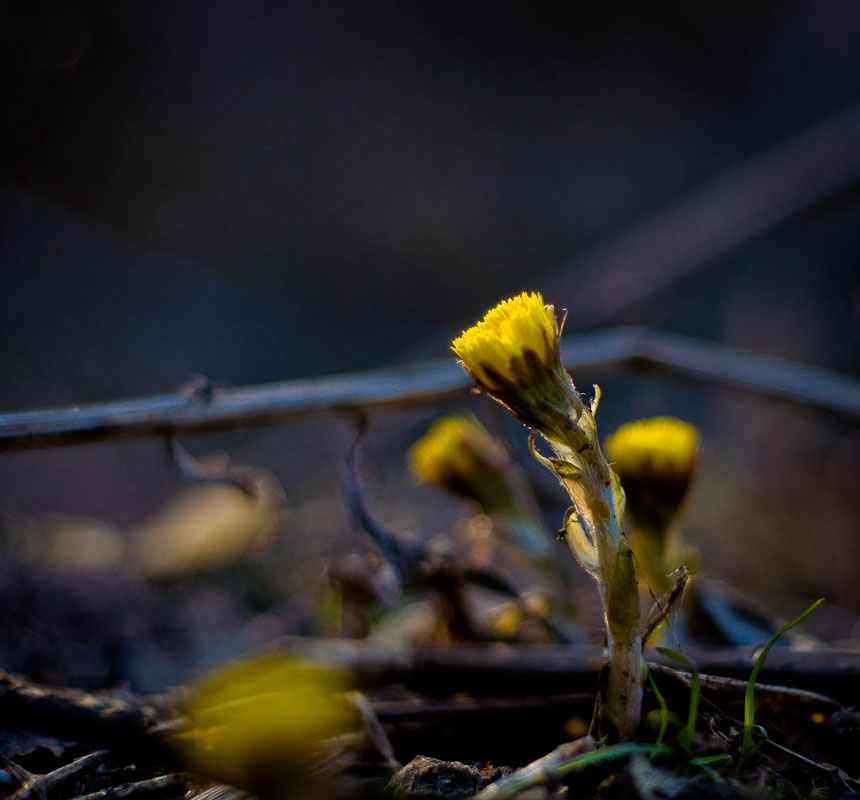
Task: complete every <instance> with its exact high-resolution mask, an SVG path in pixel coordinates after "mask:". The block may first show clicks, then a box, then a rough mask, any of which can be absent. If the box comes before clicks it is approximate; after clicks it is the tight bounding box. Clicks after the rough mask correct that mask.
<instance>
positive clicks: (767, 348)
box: [0, 0, 860, 639]
mask: <svg viewBox="0 0 860 800" xmlns="http://www.w3.org/2000/svg"><path fill="white" fill-rule="evenodd" d="M859 34H860V7H858V5H857V4H856V2H854V1H853V0H831V1H830V2H827V3H819V2H814V0H781V1H780V2H758V3H748V2H726V3H720V4H718V5H702V4H696V3H689V2H681V0H675V1H671V2H664V3H658V4H641V3H634V2H615V3H606V4H595V3H588V4H587V3H579V2H547V3H528V2H519V3H516V2H465V3H464V2H456V3H453V2H433V3H394V2H364V1H363V0H350V2H334V3H322V4H319V3H294V2H227V1H226V0H206V2H202V0H200V1H197V2H194V1H192V0H181V1H180V2H169V3H168V2H115V1H114V0H91V1H90V2H82V1H76V0H67V1H66V2H48V0H29V2H18V3H15V2H3V3H2V4H0V70H2V86H1V87H0V92H2V98H3V100H2V107H3V124H2V126H0V191H2V194H0V237H2V238H0V374H2V391H0V409H2V410H5V411H11V410H20V409H26V408H37V407H46V406H51V405H61V404H71V403H82V402H90V401H98V400H106V399H114V398H119V397H126V396H135V395H140V394H148V393H159V392H164V391H172V390H174V389H175V388H176V387H177V386H178V385H180V384H181V383H182V382H183V381H186V380H187V379H188V378H189V377H190V376H192V375H195V374H203V375H205V376H207V377H208V378H210V379H212V380H213V381H223V382H226V383H228V384H231V385H242V384H251V383H259V382H267V381H274V380H281V379H288V378H292V377H306V376H314V375H321V374H325V373H330V372H340V371H350V370H356V369H363V368H370V367H377V366H384V365H391V364H396V363H405V362H408V361H411V360H414V359H416V358H434V357H445V356H446V354H447V352H448V351H447V344H448V342H449V341H450V337H451V336H452V335H455V334H457V333H459V331H460V330H461V329H462V328H463V327H464V326H467V325H469V324H471V323H472V322H473V321H474V320H476V319H477V318H478V317H479V316H481V315H482V314H483V313H484V311H485V310H486V309H487V308H488V307H489V306H491V305H492V304H494V303H495V302H497V301H498V300H499V299H501V298H502V297H504V296H507V295H509V294H511V293H514V292H518V291H521V290H522V289H543V290H544V291H545V292H546V294H547V300H548V302H553V303H555V304H556V306H557V307H566V308H567V309H569V311H570V316H569V318H568V322H567V327H566V331H567V335H575V333H576V331H577V329H582V327H584V326H585V327H607V326H611V325H616V324H639V325H645V326H648V327H653V328H657V329H663V330H669V331H675V332H679V333H684V334H688V335H692V336H696V337H700V338H703V339H707V340H712V341H715V342H721V343H728V344H732V345H735V346H738V347H742V348H746V349H750V350H754V351H760V352H764V353H768V354H773V355H777V356H783V357H788V358H791V359H794V360H797V361H801V362H807V363H810V364H816V365H819V366H823V367H827V368H830V369H834V370H839V371H842V372H845V373H848V374H851V375H854V376H855V377H856V376H858V375H860V357H858V355H860V351H858V341H860V270H858V262H860V256H858V253H860V181H858V180H857V179H858V178H860V164H858V163H857V160H856V159H855V160H854V161H851V160H850V159H849V160H848V162H846V163H845V164H844V169H842V165H841V164H840V163H838V162H837V165H836V167H837V168H836V169H835V172H834V174H835V175H836V178H835V179H834V180H833V181H832V184H833V185H832V188H831V189H827V188H826V187H825V189H824V190H822V191H819V192H818V193H817V194H816V193H813V195H811V196H809V197H808V198H807V199H806V200H805V201H804V202H800V203H799V204H798V207H797V208H796V209H795V210H794V213H791V214H786V215H783V217H782V218H780V219H777V220H775V221H774V222H773V224H765V225H762V226H761V227H762V230H760V231H759V232H757V233H756V235H755V236H747V235H745V234H744V235H738V236H737V237H734V238H736V239H737V241H736V242H734V246H732V247H728V248H723V249H719V251H718V252H714V253H711V254H709V255H708V257H706V258H704V259H699V260H696V259H693V260H692V262H691V263H689V264H687V266H688V267H689V269H687V268H684V269H679V270H676V271H675V272H674V273H673V274H671V275H668V276H663V277H666V280H658V281H656V282H654V281H653V278H654V273H653V271H648V272H644V273H643V274H641V275H640V274H639V272H638V271H637V269H636V265H635V261H634V263H633V265H632V266H630V265H629V264H628V265H627V266H625V265H623V264H622V265H620V266H618V269H617V270H614V271H613V270H610V269H609V268H608V267H607V268H606V269H607V275H609V274H610V273H611V275H612V277H613V280H614V281H616V282H620V283H619V284H618V285H619V286H623V287H625V291H629V292H632V295H633V296H634V297H635V298H636V299H637V301H636V302H635V303H628V304H624V305H623V307H620V308H615V309H610V310H609V311H608V312H607V313H605V314H595V313H593V312H594V308H593V307H592V299H591V295H590V293H589V287H593V286H594V285H595V280H596V279H597V280H598V282H599V278H600V275H601V274H602V273H601V272H600V270H601V269H603V268H604V267H603V266H601V267H600V269H598V273H597V278H595V273H594V269H595V267H594V265H595V263H598V264H599V263H601V262H599V261H598V262H595V261H594V258H593V255H594V254H595V253H601V252H604V251H605V248H610V249H611V247H612V245H613V243H614V242H617V241H619V237H622V236H623V235H624V234H625V232H627V231H629V230H631V229H632V228H635V226H639V225H641V224H647V223H648V221H649V220H650V221H652V222H653V221H654V220H659V219H660V214H661V213H662V211H663V210H664V209H667V208H684V207H685V203H687V202H688V199H689V198H690V197H691V196H695V194H696V193H697V192H698V191H700V190H701V189H702V187H707V186H709V185H712V182H713V181H714V180H715V179H719V177H720V176H721V175H724V174H726V173H732V174H734V173H733V172H732V171H734V170H737V169H739V168H741V169H742V170H743V168H744V165H750V164H752V165H755V164H756V163H759V161H760V160H761V159H767V158H768V157H769V154H771V153H775V152H784V150H783V149H781V148H783V147H784V145H785V143H787V142H788V143H792V142H798V141H799V142H801V145H800V146H799V147H798V149H797V154H798V155H797V156H796V160H795V159H794V157H791V158H786V159H783V161H782V162H780V163H781V169H782V171H783V176H782V177H783V179H784V181H783V182H782V183H780V184H779V188H778V189H775V190H774V191H775V192H777V191H778V192H782V191H783V187H784V185H788V186H792V185H793V184H794V174H793V173H792V169H794V166H795V164H796V167H797V171H798V178H797V183H798V184H802V183H803V181H804V180H805V179H806V178H805V177H804V176H805V175H806V173H807V172H808V170H809V165H808V164H807V163H806V162H804V161H803V154H804V152H805V151H804V149H803V145H802V143H803V142H805V141H807V138H805V137H808V136H809V135H810V134H809V132H810V131H812V132H813V134H812V135H813V137H814V132H815V131H819V130H821V129H822V126H823V128H824V129H826V130H827V131H830V132H831V133H832V132H834V131H835V134H833V135H835V137H836V139H837V140H838V139H839V136H840V125H841V124H842V123H841V122H840V120H848V122H846V123H845V124H846V125H848V126H849V129H850V125H851V124H855V125H856V122H855V123H851V122H850V120H851V119H852V117H851V115H852V114H855V115H856V113H857V107H858V104H860V48H858V46H857V42H858V35H859ZM843 138H844V136H843ZM825 149H826V148H825ZM791 152H795V151H791ZM831 167H832V165H831ZM812 171H813V173H815V171H816V170H815V162H814V161H813V170H812ZM758 189H760V187H758V188H757V190H758ZM765 195H766V192H765ZM800 196H801V198H803V197H805V196H804V195H803V192H802V191H801V192H800ZM716 211H717V212H720V208H719V206H717V207H716ZM722 211H727V209H722ZM730 217H731V215H730V214H729V218H730ZM720 219H721V218H720V217H719V213H718V214H717V215H716V221H715V223H714V224H715V225H717V226H719V224H720ZM694 233H695V231H691V235H693V234H694ZM724 233H725V235H726V241H728V242H732V241H734V239H733V231H732V230H727V231H724ZM646 255H647V254H645V253H643V258H644V257H645V256H646ZM657 273H658V274H659V264H658V269H657ZM652 282H653V286H650V285H649V284H651V283H652ZM643 283H644V284H645V285H642V284H643ZM652 289H653V291H652ZM578 309H582V314H581V315H580V316H581V317H582V320H583V322H579V321H578ZM599 377H600V380H601V385H602V388H603V392H604V401H603V406H602V411H601V415H600V418H599V422H600V424H601V430H602V431H603V433H604V434H605V433H608V432H610V431H611V430H612V429H613V428H614V427H615V426H617V425H618V424H620V423H621V422H624V421H626V420H627V419H630V418H631V417H634V416H639V415H654V414H675V415H678V416H681V417H684V418H685V419H689V420H690V421H693V422H695V423H696V424H698V425H700V426H701V427H702V429H703V432H704V441H705V448H704V451H703V464H702V470H701V475H700V481H699V484H698V485H697V487H696V489H695V491H694V497H693V499H692V503H691V508H690V515H689V522H688V525H689V537H690V538H691V539H692V540H694V541H697V543H699V544H700V546H701V547H702V549H703V553H704V565H705V567H706V569H707V571H709V572H711V573H712V574H715V575H717V576H718V577H722V578H724V579H726V580H728V581H730V582H731V583H733V584H734V585H737V586H738V588H741V589H743V590H744V591H747V592H748V593H750V594H752V595H753V596H755V597H756V598H757V599H758V600H760V601H761V602H763V603H765V604H766V605H768V606H769V607H771V608H773V609H774V610H776V611H777V612H779V613H783V614H784V615H786V616H792V615H793V614H794V613H797V612H798V611H799V610H801V608H802V607H804V606H805V605H806V604H807V603H806V602H805V601H806V598H807V597H813V596H818V595H820V594H826V595H828V597H829V598H830V599H831V601H832V602H831V610H830V612H828V613H829V614H830V616H827V614H824V615H823V616H822V619H823V620H824V622H822V623H821V625H822V629H824V628H826V631H825V632H826V634H827V635H828V636H830V637H831V638H835V639H839V638H849V637H851V636H852V635H857V633H858V631H857V630H856V629H855V628H854V625H855V621H856V617H857V614H858V613H860V588H858V583H857V581H856V574H857V569H858V567H860V539H858V520H860V507H858V505H857V497H858V489H860V433H858V430H857V426H856V424H852V423H851V422H850V421H846V420H845V419H836V418H830V417H827V416H825V415H822V414H821V413H819V412H814V411H812V410H810V409H806V408H803V407H797V406H788V405H783V404H778V403H774V402H771V401H764V400H760V399H754V398H751V397H749V396H745V395H743V394H739V393H729V392H723V391H714V390H704V389H702V388H701V387H699V386H693V385H687V384H685V383H684V382H683V381H679V380H677V379H673V380H669V379H667V378H666V377H665V376H663V375H661V374H660V373H659V372H657V373H649V374H647V375H639V374H634V373H633V372H632V371H630V370H617V371H615V372H612V373H601V374H600V376H599ZM574 378H575V379H576V380H577V383H578V384H580V385H582V386H588V385H589V384H590V383H591V382H592V379H593V376H591V375H581V376H580V375H574ZM481 402H484V403H485V405H484V406H481V405H480V403H481ZM469 406H471V407H474V408H476V409H479V408H482V409H486V401H481V400H469V399H464V401H463V404H462V406H461V407H469ZM428 421H429V417H428V415H427V414H413V415H403V416H397V415H394V416H389V417H385V418H384V419H379V420H373V424H372V426H371V436H370V438H369V440H368V444H367V448H366V453H365V459H364V462H365V469H366V472H367V481H368V483H369V485H370V488H371V495H372V497H373V499H374V503H375V504H376V508H377V512H378V514H379V515H380V516H381V517H382V518H384V519H385V520H386V522H388V523H390V524H391V525H392V526H394V527H398V528H400V529H403V530H408V531H412V532H413V533H414V534H415V535H426V536H430V535H432V534H433V533H435V532H437V531H438V530H440V529H442V528H443V527H444V526H445V524H448V523H450V521H451V520H452V519H453V518H454V517H455V516H456V514H457V513H458V506H457V505H456V504H454V503H453V502H452V501H448V500H446V499H444V498H441V497H439V496H437V495H436V494H434V493H433V492H432V491H431V490H429V489H423V488H422V489H415V488H414V487H412V486H411V484H410V483H409V481H408V479H407V478H405V477H404V475H403V469H404V454H405V451H406V448H407V447H408V445H409V443H410V442H411V441H412V440H414V438H416V437H417V436H418V435H420V434H421V433H423V431H424V430H425V429H426V427H427V424H428ZM514 434H515V438H520V439H521V438H522V436H521V434H520V432H519V431H514ZM351 436H352V430H351V428H350V426H349V424H348V423H347V422H338V421H336V422H332V421H328V422H327V421H322V422H314V423H309V424H307V425H297V426H289V427H284V428H280V429H274V430H268V431H255V432H249V433H244V434H242V433H238V434H230V435H226V434H225V435H217V436H209V437H195V439H193V440H192V441H191V442H190V443H189V446H191V447H192V449H195V450H196V451H198V452H205V451H209V450H212V449H225V450H227V451H229V452H230V454H231V455H232V456H233V458H234V459H236V460H237V461H240V462H244V463H253V464H257V465H260V466H264V467H266V468H267V469H269V470H271V471H272V472H273V473H274V474H275V475H276V476H277V477H278V478H279V479H280V480H281V481H282V483H283V485H284V489H285V492H286V495H287V499H288V501H289V502H290V504H291V506H292V507H293V508H294V511H295V515H296V519H299V520H301V521H302V524H301V525H297V526H295V527H292V528H291V529H290V533H289V536H291V537H293V538H294V539H296V540H297V539H299V538H301V537H303V536H304V537H306V538H307V537H311V538H313V540H314V541H315V542H317V545H316V546H317V550H318V552H317V553H316V555H317V556H318V557H319V559H321V560H322V559H323V554H324V553H325V551H326V549H327V548H331V547H333V546H336V545H335V544H333V543H337V542H341V541H343V540H344V538H345V536H346V534H345V531H348V530H349V524H348V523H347V522H346V521H345V515H344V512H343V510H342V508H341V504H340V496H339V489H338V470H339V464H340V462H341V460H342V458H343V452H344V450H345V447H346V446H347V445H348V443H349V441H350V437H351ZM179 485H180V478H179V477H178V476H177V475H176V473H175V471H174V470H173V469H172V466H171V464H170V462H169V460H168V459H167V458H166V456H165V455H164V451H163V444H162V443H160V442H152V441H144V442H132V443H121V444H119V443H118V444H100V445H91V446H80V447H71V448H63V449H57V450H45V451H34V452H27V453H7V454H3V455H2V456H0V508H2V510H3V512H4V513H5V514H6V515H7V517H8V518H14V519H20V518H25V519H29V518H31V517H32V518H39V515H42V514H44V513H45V512H46V511H51V512H61V513H63V514H66V515H71V516H72V517H84V518H91V519H97V520H103V521H106V522H107V523H108V524H110V525H114V526H117V527H118V529H125V528H127V527H128V526H131V525H133V524H135V523H137V522H139V521H140V520H141V519H142V518H144V517H145V516H146V515H147V514H149V513H151V512H152V510H153V509H155V508H156V507H158V506H159V504H160V503H162V502H163V501H164V500H165V499H166V498H167V497H169V496H171V495H172V494H173V493H174V492H175V491H177V488H178V486H179ZM416 497H417V498H420V500H416ZM560 505H561V501H560ZM321 515H322V516H324V517H325V523H324V524H323V523H320V521H319V520H320V517H321ZM288 527H290V526H288ZM318 528H324V529H325V531H326V534H325V535H323V534H321V533H319V530H318ZM338 531H339V532H340V533H337V532H338ZM314 537H316V538H314ZM308 547H310V546H308ZM311 549H313V548H312V547H311Z"/></svg>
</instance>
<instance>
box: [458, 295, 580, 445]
mask: <svg viewBox="0 0 860 800" xmlns="http://www.w3.org/2000/svg"><path fill="white" fill-rule="evenodd" d="M559 333H560V329H559V324H558V321H557V320H556V317H555V311H554V309H553V307H552V306H550V305H545V304H544V301H543V297H542V296H541V294H540V293H539V292H523V293H522V294H519V295H517V296H516V297H512V298H510V299H508V300H503V301H502V302H501V303H499V304H498V305H497V306H495V308H492V309H490V310H489V311H488V312H487V313H486V315H485V316H484V318H483V319H482V320H481V321H480V322H478V323H477V324H476V325H474V326H472V327H471V328H469V329H468V330H465V331H463V333H462V334H461V335H460V336H458V337H457V338H456V339H454V341H453V342H452V344H451V349H452V350H453V351H454V353H455V354H456V355H457V357H458V358H459V359H460V363H461V364H462V366H463V368H464V369H465V370H466V372H468V373H469V374H470V375H471V376H472V378H473V379H474V380H475V382H476V383H477V384H478V385H479V386H481V387H482V388H483V389H484V390H486V391H487V392H488V393H489V394H490V395H491V396H492V397H494V398H495V399H496V400H498V401H499V402H501V403H502V404H503V405H505V406H507V407H508V408H509V409H510V410H511V411H512V412H513V413H514V414H516V415H517V416H518V417H519V418H520V419H521V420H522V421H523V422H525V423H526V424H527V425H530V426H531V427H533V428H535V429H537V430H539V431H541V433H544V434H547V435H551V432H552V431H553V430H554V429H557V428H558V426H561V427H562V428H568V427H569V424H568V418H569V414H570V411H571V409H572V410H573V413H574V414H575V416H576V417H577V418H578V416H579V414H580V413H581V408H582V403H581V401H580V399H579V395H577V393H576V390H575V388H574V386H573V382H572V381H571V379H570V376H569V375H568V374H567V372H565V370H564V367H563V366H562V364H561V357H560V355H559Z"/></svg>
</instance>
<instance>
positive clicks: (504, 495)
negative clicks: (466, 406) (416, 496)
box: [409, 416, 515, 513]
mask: <svg viewBox="0 0 860 800" xmlns="http://www.w3.org/2000/svg"><path fill="white" fill-rule="evenodd" d="M409 462H410V466H411V467H412V472H413V473H414V474H415V476H416V477H417V478H418V479H419V480H420V481H422V482H424V483H429V484H432V485H433V486H436V487H438V488H440V489H445V490H447V491H449V492H453V493H454V494H458V495H460V496H461V497H466V498H469V499H471V500H475V501H477V502H478V503H479V504H480V505H481V506H483V507H484V510H485V511H487V512H488V513H491V512H493V511H496V510H500V509H507V508H509V507H510V506H512V505H513V504H514V502H515V498H514V489H513V488H512V487H511V486H510V484H509V482H508V480H507V478H506V474H505V473H506V472H507V471H508V470H510V468H511V462H510V458H509V457H508V454H507V451H506V450H505V449H504V448H503V447H502V446H501V445H500V444H498V443H497V442H496V441H495V440H494V439H493V438H492V437H491V436H490V434H489V433H487V431H486V429H485V428H484V426H483V425H481V423H480V422H478V420H477V419H475V417H459V416H450V417H442V419H439V420H437V421H436V422H435V423H434V424H433V425H432V427H431V428H430V430H429V431H428V432H427V433H426V434H425V435H424V436H423V437H422V438H421V439H419V440H418V441H417V442H416V443H415V444H414V445H413V446H412V449H411V450H410V451H409Z"/></svg>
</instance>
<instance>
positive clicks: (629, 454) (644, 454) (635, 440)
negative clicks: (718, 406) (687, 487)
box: [606, 417, 699, 488]
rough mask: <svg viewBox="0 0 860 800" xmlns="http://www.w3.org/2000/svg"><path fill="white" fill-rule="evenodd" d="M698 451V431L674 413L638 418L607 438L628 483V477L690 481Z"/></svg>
mask: <svg viewBox="0 0 860 800" xmlns="http://www.w3.org/2000/svg"><path fill="white" fill-rule="evenodd" d="M698 451H699V431H698V429H697V428H696V427H695V426H693V425H691V424H690V423H689V422H684V421H683V420H680V419H676V418H675V417H654V418H652V419H638V420H634V421H633V422H628V423H627V424H626V425H622V426H621V427H620V428H619V429H618V430H617V431H615V433H613V434H612V435H611V436H609V437H608V438H607V440H606V455H607V456H608V458H609V460H610V461H611V462H612V465H613V468H614V469H615V471H616V472H617V473H618V475H619V476H620V477H621V483H622V484H623V485H624V487H625V488H626V487H627V480H628V479H630V478H632V479H635V480H640V481H641V480H653V481H672V482H677V481H682V482H684V483H685V484H686V483H687V482H689V479H690V476H691V475H692V473H693V468H694V467H695V466H696V457H697V455H698Z"/></svg>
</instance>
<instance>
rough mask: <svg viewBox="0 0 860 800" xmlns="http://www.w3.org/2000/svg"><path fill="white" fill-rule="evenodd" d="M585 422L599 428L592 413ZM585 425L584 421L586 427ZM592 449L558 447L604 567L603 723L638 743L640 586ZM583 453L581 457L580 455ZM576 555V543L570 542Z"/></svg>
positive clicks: (606, 472)
mask: <svg viewBox="0 0 860 800" xmlns="http://www.w3.org/2000/svg"><path fill="white" fill-rule="evenodd" d="M583 417H586V418H587V421H588V422H590V423H591V425H592V426H593V424H594V423H593V420H592V419H591V417H590V413H589V412H588V410H585V411H584V413H583ZM580 422H581V421H580ZM589 439H590V441H593V442H594V443H593V444H591V446H590V447H588V448H582V447H581V446H580V447H577V448H576V449H573V448H570V449H569V448H565V447H564V446H560V445H559V443H558V442H553V443H552V444H553V449H554V450H555V451H556V453H557V454H558V455H559V457H560V459H561V460H562V461H564V462H573V463H574V465H575V466H576V467H577V469H578V471H577V473H576V475H575V476H573V477H569V476H568V475H566V474H564V475H563V474H562V473H561V472H559V469H558V467H556V473H557V474H558V475H559V478H560V480H561V483H562V484H563V485H564V487H565V488H566V489H567V492H568V494H569V495H570V498H571V500H572V501H573V504H574V506H575V507H576V508H577V510H578V511H579V516H580V519H581V520H582V524H583V526H584V528H585V529H586V532H587V534H588V536H589V537H590V538H591V540H592V542H593V543H594V547H595V549H596V551H597V561H598V564H599V570H598V573H599V574H598V575H595V577H596V578H597V580H598V584H599V586H600V595H601V600H602V601H603V611H604V615H605V617H606V636H607V642H608V648H609V682H608V687H607V692H606V697H605V698H604V704H603V709H602V711H601V717H602V719H603V721H604V724H605V726H606V728H607V729H609V730H611V732H612V734H614V735H615V736H616V737H617V738H618V739H620V740H622V741H626V740H629V739H633V738H635V736H636V734H637V732H638V730H639V718H640V715H641V711H642V678H643V675H642V636H641V629H640V621H639V584H638V581H637V578H636V570H635V568H634V566H633V553H632V552H631V550H630V546H629V545H628V544H627V540H626V539H625V538H624V534H623V532H622V527H621V519H620V514H619V511H620V513H621V514H623V500H622V501H621V502H620V503H616V497H615V495H614V494H613V491H614V490H613V483H612V473H611V470H610V468H609V465H608V464H607V463H606V460H605V459H604V458H603V454H602V453H601V452H600V449H599V446H598V445H597V444H596V437H594V438H593V439H591V437H589ZM580 450H581V452H580ZM568 544H569V545H570V546H571V548H572V549H573V548H574V546H575V543H574V542H573V541H568Z"/></svg>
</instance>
